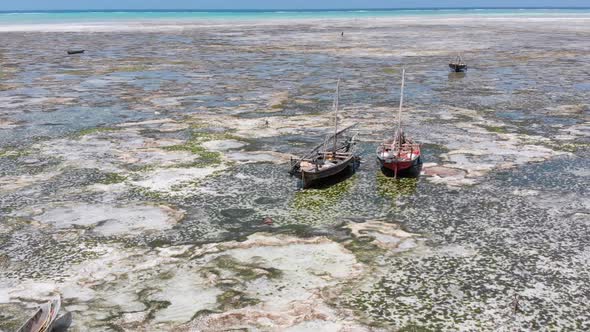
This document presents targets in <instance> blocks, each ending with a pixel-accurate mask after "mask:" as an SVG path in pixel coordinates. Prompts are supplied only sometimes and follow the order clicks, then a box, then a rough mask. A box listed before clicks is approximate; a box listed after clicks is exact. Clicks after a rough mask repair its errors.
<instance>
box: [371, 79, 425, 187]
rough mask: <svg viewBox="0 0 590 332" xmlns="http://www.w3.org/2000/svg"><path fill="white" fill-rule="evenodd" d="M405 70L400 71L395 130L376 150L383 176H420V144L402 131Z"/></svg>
mask: <svg viewBox="0 0 590 332" xmlns="http://www.w3.org/2000/svg"><path fill="white" fill-rule="evenodd" d="M405 74H406V71H405V69H404V70H402V88H401V98H400V102H399V112H398V118H397V126H396V127H397V128H396V130H395V134H394V135H393V137H391V138H389V139H387V140H385V141H384V142H383V143H381V145H379V147H378V148H377V160H378V161H379V163H380V165H381V170H382V171H383V173H384V174H390V173H392V172H393V176H394V177H396V178H397V177H398V175H399V176H412V177H417V176H418V175H420V171H421V169H422V155H421V151H420V144H418V143H415V142H414V141H413V140H412V139H411V138H410V137H407V136H406V134H405V133H404V131H403V129H402V120H401V116H402V109H403V103H404V85H405Z"/></svg>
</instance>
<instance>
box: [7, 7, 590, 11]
mask: <svg viewBox="0 0 590 332" xmlns="http://www.w3.org/2000/svg"><path fill="white" fill-rule="evenodd" d="M470 9H484V10H492V9H574V10H576V9H590V6H500V7H496V6H482V7H388V8H378V7H367V8H352V7H351V8H297V9H296V8H290V9H280V8H254V9H238V8H236V9H193V8H167V9H150V8H145V9H128V8H120V9H100V8H89V9H14V10H10V9H6V10H0V13H38V12H42V13H64V12H122V11H123V12H179V11H184V12H271V11H273V12H276V11H282V12H300V11H316V12H317V11H319V12H321V11H350V10H371V11H394V10H416V11H417V10H470Z"/></svg>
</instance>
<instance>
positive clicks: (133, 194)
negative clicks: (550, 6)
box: [0, 16, 590, 331]
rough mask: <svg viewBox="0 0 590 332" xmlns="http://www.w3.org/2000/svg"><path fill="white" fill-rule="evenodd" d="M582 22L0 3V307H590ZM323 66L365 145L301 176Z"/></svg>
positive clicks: (155, 322)
mask: <svg viewBox="0 0 590 332" xmlns="http://www.w3.org/2000/svg"><path fill="white" fill-rule="evenodd" d="M589 20H590V18H586V17H580V16H578V17H547V18H538V17H536V18H522V17H521V18H463V19H460V18H446V19H416V18H413V19H412V18H405V19H374V20H373V19H359V20H350V19H348V20H285V21H270V20H269V21H259V22H258V21H250V22H238V23H233V24H230V23H228V22H213V23H212V22H202V23H197V22H192V23H187V22H183V23H182V24H174V25H171V24H170V23H162V22H161V23H158V24H156V23H154V22H141V23H138V22H133V23H129V24H126V25H121V24H119V25H112V24H111V25H104V24H103V25H96V26H90V27H84V28H81V27H73V26H69V27H65V28H64V26H55V25H54V26H52V27H43V26H27V27H24V28H23V27H15V26H11V27H7V26H3V27H1V28H0V31H3V32H1V33H0V37H1V39H2V40H3V43H2V44H1V45H0V64H1V72H0V78H1V81H0V331H4V330H6V331H12V330H14V329H15V328H16V327H18V325H19V324H20V323H21V322H22V321H23V320H24V319H25V318H26V316H27V314H29V313H32V312H33V309H34V308H35V307H36V306H37V305H38V303H40V302H42V301H44V300H46V299H49V298H51V297H52V296H55V295H58V294H59V295H61V296H62V298H63V301H64V306H65V308H66V309H67V310H68V311H71V312H73V317H74V326H73V328H72V330H73V331H110V330H130V331H137V330H174V331H185V330H186V331H192V330H195V331H219V330H224V329H240V328H241V329H250V330H261V331H267V330H269V331H306V330H310V329H315V330H322V331H363V330H366V331H381V330H383V331H390V330H402V331H405V330H408V331H411V330H424V331H429V330H436V331H457V330H463V331H472V330H498V331H509V330H510V331H511V330H588V329H590V315H589V314H588V302H589V300H590V293H588V291H587V285H588V283H590V271H589V267H588V266H589V263H590V261H589V259H590V252H589V251H588V245H589V241H590V235H589V234H590V233H589V226H590V200H589V199H588V197H590V195H589V190H588V183H589V182H590V181H589V180H590V172H589V166H590V149H589V143H590V125H589V124H590V104H589V100H590V85H589V83H588V77H589V74H590V42H588V40H587V36H588V34H589V33H590V24H588V22H589ZM39 30H45V32H42V31H39ZM342 31H344V32H345V34H344V38H341V37H340V33H341V32H342ZM67 49H86V50H87V52H86V54H84V55H81V56H66V54H65V51H66V50H67ZM458 52H460V53H462V54H463V56H464V58H465V59H466V61H467V62H468V64H469V70H468V72H467V73H465V74H455V73H449V72H448V70H447V64H448V62H449V60H450V59H451V58H452V57H453V56H455V55H456V54H457V53H458ZM402 66H403V67H405V68H406V72H407V78H406V101H407V111H406V112H405V114H404V118H403V122H404V124H405V127H406V131H407V132H409V133H410V134H411V135H413V136H414V137H415V138H417V139H418V140H419V141H420V142H421V143H423V154H424V156H425V160H424V161H425V165H424V166H425V167H424V170H423V173H424V174H423V175H422V176H421V177H420V179H418V180H413V179H403V180H393V179H390V178H386V177H384V176H383V175H381V174H380V171H379V168H378V165H377V164H376V161H375V160H374V156H373V153H374V151H375V148H376V146H377V144H378V142H380V141H381V140H382V139H383V138H385V137H386V136H387V135H389V134H391V133H392V131H393V122H394V121H395V110H396V107H397V103H398V98H399V97H398V87H399V83H400V70H401V68H402ZM338 76H340V77H341V78H342V82H343V83H342V88H341V92H342V95H341V99H340V104H341V106H342V107H343V112H342V114H341V117H342V122H343V125H346V124H350V123H354V122H359V123H360V126H359V135H360V143H359V148H360V151H361V153H362V154H361V157H362V164H361V167H360V169H359V170H358V172H357V173H356V174H354V175H353V176H352V177H350V178H348V179H347V180H346V181H343V182H341V183H339V184H337V185H335V186H332V187H329V188H323V189H315V190H305V191H301V190H298V185H299V184H298V181H297V180H296V179H295V178H290V177H289V176H288V174H287V170H288V162H289V158H290V157H291V156H293V155H299V154H301V153H303V152H304V151H305V150H306V149H308V148H310V147H312V146H314V145H315V143H316V142H317V141H318V140H320V141H321V140H322V139H323V137H324V136H325V135H326V133H328V132H329V131H330V130H331V129H330V125H331V123H332V118H331V116H332V114H331V113H330V107H331V105H332V97H333V90H334V87H335V82H336V80H337V78H338ZM267 122H268V124H267ZM267 217H270V218H271V219H272V221H273V222H272V224H267V223H264V222H263V220H264V219H265V218H267ZM515 303H518V305H517V307H518V310H514V308H515Z"/></svg>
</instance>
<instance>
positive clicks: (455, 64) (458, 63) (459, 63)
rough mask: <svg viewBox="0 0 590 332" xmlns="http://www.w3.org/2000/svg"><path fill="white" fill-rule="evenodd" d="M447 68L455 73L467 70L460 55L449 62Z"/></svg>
mask: <svg viewBox="0 0 590 332" xmlns="http://www.w3.org/2000/svg"><path fill="white" fill-rule="evenodd" d="M449 68H451V70H452V71H454V72H456V73H462V72H464V71H466V70H467V64H466V63H465V61H463V58H462V57H461V55H457V57H456V58H455V60H453V61H452V62H451V63H449Z"/></svg>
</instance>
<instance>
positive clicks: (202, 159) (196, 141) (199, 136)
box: [163, 124, 241, 167]
mask: <svg viewBox="0 0 590 332" xmlns="http://www.w3.org/2000/svg"><path fill="white" fill-rule="evenodd" d="M196 125H198V124H196ZM199 128H201V127H199ZM229 139H234V140H241V138H239V137H237V136H235V135H233V134H231V132H223V133H210V132H202V131H193V132H192V133H191V137H190V138H189V139H188V141H187V142H186V143H184V144H179V145H173V146H168V147H164V148H163V149H164V150H167V151H188V152H190V153H192V154H196V155H198V156H199V160H198V161H196V162H194V163H190V164H188V165H182V167H187V166H188V167H206V166H215V165H219V164H221V163H222V162H223V159H222V154H221V153H219V152H215V151H210V150H207V149H206V148H205V147H203V143H204V142H208V141H213V140H229Z"/></svg>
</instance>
